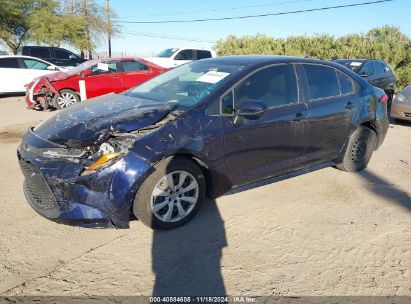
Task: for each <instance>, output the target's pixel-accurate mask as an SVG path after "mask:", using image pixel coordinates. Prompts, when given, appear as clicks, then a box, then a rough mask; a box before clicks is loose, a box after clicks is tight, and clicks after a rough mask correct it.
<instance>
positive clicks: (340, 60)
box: [333, 58, 386, 63]
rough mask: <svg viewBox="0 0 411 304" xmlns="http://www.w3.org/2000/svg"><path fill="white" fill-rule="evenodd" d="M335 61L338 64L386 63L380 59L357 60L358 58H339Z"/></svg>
mask: <svg viewBox="0 0 411 304" xmlns="http://www.w3.org/2000/svg"><path fill="white" fill-rule="evenodd" d="M333 61H336V62H350V61H358V62H361V63H364V62H370V61H378V62H382V63H386V62H385V61H384V60H380V59H356V58H338V59H334V60H333Z"/></svg>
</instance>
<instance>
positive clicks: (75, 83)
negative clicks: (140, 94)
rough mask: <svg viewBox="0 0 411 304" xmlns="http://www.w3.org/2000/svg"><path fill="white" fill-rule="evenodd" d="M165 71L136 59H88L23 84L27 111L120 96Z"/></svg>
mask: <svg viewBox="0 0 411 304" xmlns="http://www.w3.org/2000/svg"><path fill="white" fill-rule="evenodd" d="M164 71H166V69H164V68H161V67H159V66H157V65H155V64H153V63H151V62H147V61H145V60H142V59H136V58H120V59H106V60H91V61H87V62H84V63H83V64H81V65H79V66H77V67H75V68H72V69H70V70H68V71H66V72H60V73H54V74H52V75H48V76H45V77H41V78H38V79H35V80H33V81H32V82H31V83H29V84H27V86H26V87H27V92H26V103H27V106H28V107H29V108H32V109H43V108H49V107H50V106H52V107H54V108H56V109H62V108H67V107H69V106H71V105H73V104H75V103H77V102H79V101H81V100H85V99H88V98H93V97H96V96H100V95H104V94H107V93H113V92H114V93H121V92H123V91H125V90H127V89H130V88H131V87H134V86H136V85H138V84H140V83H142V82H144V81H146V80H148V79H150V78H152V77H154V76H157V75H158V74H160V73H162V72H164Z"/></svg>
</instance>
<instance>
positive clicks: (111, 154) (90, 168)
mask: <svg viewBox="0 0 411 304" xmlns="http://www.w3.org/2000/svg"><path fill="white" fill-rule="evenodd" d="M132 143H133V139H132V138H130V137H113V138H110V139H109V140H108V141H107V142H104V143H102V144H101V145H99V146H95V147H87V149H88V150H89V151H90V152H89V154H88V157H87V159H86V160H85V161H84V162H83V164H84V165H85V166H86V167H85V169H84V171H83V173H82V174H89V173H92V172H94V171H95V170H98V169H103V168H107V167H108V166H110V165H112V164H113V163H115V162H116V161H117V160H118V159H119V158H120V157H121V156H123V155H124V154H125V153H126V152H127V151H128V149H129V148H130V146H131V145H132Z"/></svg>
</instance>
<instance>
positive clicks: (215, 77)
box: [196, 71, 230, 83]
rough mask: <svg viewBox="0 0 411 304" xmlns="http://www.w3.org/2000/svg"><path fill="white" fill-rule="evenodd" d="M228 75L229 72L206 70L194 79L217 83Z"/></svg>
mask: <svg viewBox="0 0 411 304" xmlns="http://www.w3.org/2000/svg"><path fill="white" fill-rule="evenodd" d="M228 75H230V73H225V72H216V71H208V72H207V73H205V74H204V75H203V76H201V77H199V78H197V79H196V81H201V82H208V83H217V82H219V81H220V80H222V79H224V78H226V77H227V76H228Z"/></svg>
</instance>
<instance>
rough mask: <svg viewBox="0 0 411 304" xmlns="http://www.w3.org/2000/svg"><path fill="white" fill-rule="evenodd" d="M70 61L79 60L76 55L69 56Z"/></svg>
mask: <svg viewBox="0 0 411 304" xmlns="http://www.w3.org/2000/svg"><path fill="white" fill-rule="evenodd" d="M69 59H70V60H76V59H77V57H76V56H74V55H69Z"/></svg>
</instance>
